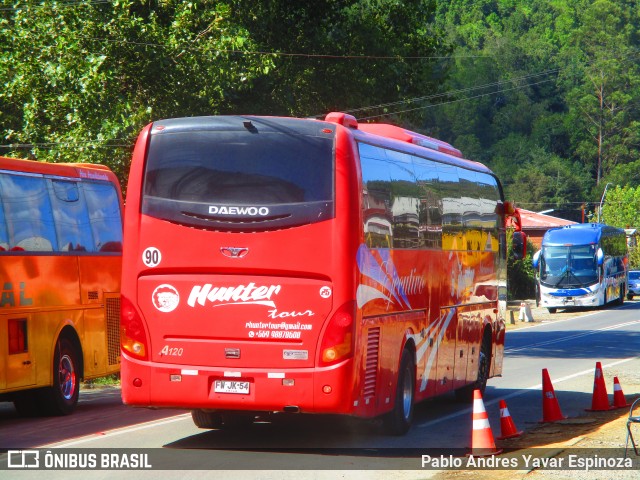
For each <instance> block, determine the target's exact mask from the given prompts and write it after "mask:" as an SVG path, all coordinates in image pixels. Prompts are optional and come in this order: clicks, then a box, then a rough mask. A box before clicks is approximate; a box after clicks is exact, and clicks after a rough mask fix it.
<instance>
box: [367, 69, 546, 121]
mask: <svg viewBox="0 0 640 480" xmlns="http://www.w3.org/2000/svg"><path fill="white" fill-rule="evenodd" d="M552 81H554V79H553V78H550V79H548V80H541V81H539V82H534V83H528V84H526V85H520V86H517V87H513V88H505V89H501V90H496V91H493V92H488V93H481V94H479V95H473V96H471V97H465V98H459V99H457V100H450V101H448V102H440V103H436V104H432V105H424V106H422V107H415V108H408V109H406V110H396V111H394V112H385V113H380V114H378V115H371V116H368V117H358V120H359V121H360V120H371V119H373V118H380V117H389V116H391V115H399V114H402V113H408V112H414V111H416V110H426V109H427V108H433V107H439V106H441V105H449V104H452V103H458V102H463V101H465V100H473V99H476V98H482V97H486V96H489V95H495V94H497V93H503V92H510V91H513V90H520V89H522V88H527V87H533V86H535V85H540V84H542V83H548V82H552Z"/></svg>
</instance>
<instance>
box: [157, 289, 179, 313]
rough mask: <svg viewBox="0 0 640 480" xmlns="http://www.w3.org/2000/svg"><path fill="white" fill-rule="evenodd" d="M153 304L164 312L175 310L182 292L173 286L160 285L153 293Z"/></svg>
mask: <svg viewBox="0 0 640 480" xmlns="http://www.w3.org/2000/svg"><path fill="white" fill-rule="evenodd" d="M151 300H152V302H153V306H154V307H156V308H157V309H158V310H160V311H161V312H164V313H169V312H173V311H174V310H175V309H176V308H178V304H179V303H180V294H179V293H178V290H176V289H175V288H174V287H173V286H171V285H168V284H166V283H165V284H163V285H159V286H158V287H156V289H155V290H154V291H153V294H152V295H151Z"/></svg>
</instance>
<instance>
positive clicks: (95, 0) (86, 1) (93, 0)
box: [0, 0, 111, 12]
mask: <svg viewBox="0 0 640 480" xmlns="http://www.w3.org/2000/svg"><path fill="white" fill-rule="evenodd" d="M107 3H109V4H110V3H111V0H78V1H69V2H56V3H55V4H53V3H52V4H48V5H47V4H39V5H29V4H23V5H15V6H13V7H0V11H2V12H15V11H18V10H23V9H28V8H47V7H48V8H51V9H56V8H68V7H84V6H87V5H104V4H107Z"/></svg>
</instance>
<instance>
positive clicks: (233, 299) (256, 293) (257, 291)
mask: <svg viewBox="0 0 640 480" xmlns="http://www.w3.org/2000/svg"><path fill="white" fill-rule="evenodd" d="M280 288H281V287H280V285H270V286H268V287H267V286H256V284H255V283H253V282H251V283H250V284H248V285H246V286H245V285H238V286H237V287H214V286H213V285H212V284H210V283H206V284H204V285H195V286H194V287H193V288H192V289H191V293H190V294H189V300H187V305H189V306H190V307H195V306H196V303H197V304H198V305H202V306H204V305H205V304H206V303H207V302H209V303H211V304H212V306H214V307H219V306H222V305H249V304H253V305H266V306H269V307H272V308H275V303H274V302H273V300H271V297H272V296H273V295H277V294H278V293H279V292H280Z"/></svg>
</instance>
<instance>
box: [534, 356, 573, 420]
mask: <svg viewBox="0 0 640 480" xmlns="http://www.w3.org/2000/svg"><path fill="white" fill-rule="evenodd" d="M565 418H567V417H565V416H564V415H562V412H561V411H560V405H559V404H558V399H557V398H556V392H555V391H554V390H553V385H552V384H551V380H550V379H549V372H548V371H547V369H546V368H543V369H542V420H540V422H541V423H546V422H557V421H558V420H564V419H565Z"/></svg>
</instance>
